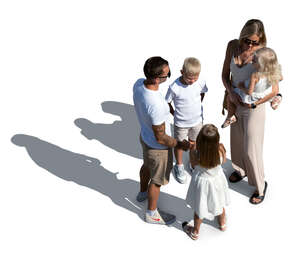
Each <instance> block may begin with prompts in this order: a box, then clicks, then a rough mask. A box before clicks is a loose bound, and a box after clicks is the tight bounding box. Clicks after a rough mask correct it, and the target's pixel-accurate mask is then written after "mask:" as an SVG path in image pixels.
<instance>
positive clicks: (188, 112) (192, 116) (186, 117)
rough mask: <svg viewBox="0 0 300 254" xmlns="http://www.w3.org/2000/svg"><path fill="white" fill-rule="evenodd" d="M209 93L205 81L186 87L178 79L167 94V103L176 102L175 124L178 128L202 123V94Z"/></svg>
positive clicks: (198, 81)
mask: <svg viewBox="0 0 300 254" xmlns="http://www.w3.org/2000/svg"><path fill="white" fill-rule="evenodd" d="M207 91H208V89H207V86H206V82H205V81H204V80H197V81H196V82H194V83H193V84H191V85H184V84H182V83H181V82H180V77H179V78H177V79H176V80H175V81H174V82H173V83H172V84H171V85H170V86H169V89H168V91H167V94H166V98H165V99H166V101H167V102H168V103H171V102H172V101H174V106H175V112H174V124H175V125H176V126H178V127H193V126H196V125H198V124H200V123H201V122H202V114H203V111H202V105H201V93H206V92H207Z"/></svg>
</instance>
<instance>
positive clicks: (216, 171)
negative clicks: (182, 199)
mask: <svg viewBox="0 0 300 254" xmlns="http://www.w3.org/2000/svg"><path fill="white" fill-rule="evenodd" d="M186 202H187V204H188V205H189V206H191V208H192V209H193V210H194V211H195V213H196V214H197V215H198V216H199V218H200V219H204V218H206V219H208V220H213V219H214V217H215V216H217V215H220V214H222V212H223V207H225V206H226V205H229V202H230V199H229V192H228V183H227V180H226V177H225V175H224V172H223V169H222V167H221V165H218V166H216V167H215V168H211V169H206V168H202V167H200V166H199V165H197V166H195V170H194V172H193V175H192V179H191V182H190V186H189V189H188V192H187V196H186Z"/></svg>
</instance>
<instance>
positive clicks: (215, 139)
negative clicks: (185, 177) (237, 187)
mask: <svg viewBox="0 0 300 254" xmlns="http://www.w3.org/2000/svg"><path fill="white" fill-rule="evenodd" d="M219 140H220V135H219V133H218V129H217V127H215V126H214V125H212V124H206V125H204V126H203V127H202V129H201V131H200V133H199V135H198V137H197V140H196V151H195V153H194V154H193V155H192V156H191V163H193V164H195V169H194V170H193V175H192V179H191V182H190V186H189V189H188V192H187V197H186V202H187V204H188V205H189V206H191V208H192V209H193V210H194V226H191V225H189V224H188V222H183V223H182V228H183V231H184V232H186V233H187V234H188V236H189V237H191V238H192V239H193V240H197V239H198V235H199V228H200V224H201V223H202V220H203V219H204V218H206V219H209V220H213V219H214V217H215V216H218V222H219V225H220V227H219V228H220V230H222V231H225V229H226V218H225V208H224V207H225V206H226V205H228V204H229V194H228V183H227V180H226V177H225V175H224V172H223V170H222V167H221V163H224V162H225V161H226V150H225V148H224V146H223V144H220V143H219Z"/></svg>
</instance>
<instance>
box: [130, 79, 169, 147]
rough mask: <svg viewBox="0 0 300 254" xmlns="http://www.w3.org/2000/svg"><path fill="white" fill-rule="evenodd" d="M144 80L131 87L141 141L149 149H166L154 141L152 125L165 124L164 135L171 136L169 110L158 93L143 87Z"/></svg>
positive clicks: (139, 80)
mask: <svg viewBox="0 0 300 254" xmlns="http://www.w3.org/2000/svg"><path fill="white" fill-rule="evenodd" d="M144 81H145V79H138V80H137V81H136V83H135V84H134V86H133V101H134V108H135V111H136V114H137V118H138V121H139V123H140V126H141V137H142V140H143V141H144V142H145V143H146V145H148V146H149V147H151V148H154V149H167V148H168V147H167V146H163V145H161V144H159V143H158V142H157V141H156V138H155V136H154V132H153V130H152V125H160V124H162V123H165V133H166V134H167V135H169V136H171V124H170V120H169V114H170V108H169V105H168V103H167V102H166V101H165V99H164V97H163V95H162V94H161V93H160V92H159V91H153V90H149V89H147V88H146V87H145V86H144Z"/></svg>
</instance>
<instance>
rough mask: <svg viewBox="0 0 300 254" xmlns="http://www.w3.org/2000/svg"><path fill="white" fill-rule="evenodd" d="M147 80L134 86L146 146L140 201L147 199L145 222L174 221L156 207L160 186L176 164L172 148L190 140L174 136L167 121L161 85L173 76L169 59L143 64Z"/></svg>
mask: <svg viewBox="0 0 300 254" xmlns="http://www.w3.org/2000/svg"><path fill="white" fill-rule="evenodd" d="M144 74H145V76H146V79H138V80H137V81H136V83H135V84H134V87H133V101H134V107H135V111H136V114H137V118H138V121H139V124H140V126H141V134H140V142H141V145H142V148H143V165H142V167H141V170H140V181H141V182H140V192H139V193H138V195H137V200H138V201H139V202H142V201H144V200H146V199H147V198H148V209H147V211H146V214H145V221H146V222H148V223H154V224H171V223H173V222H175V220H176V217H175V216H174V215H172V214H168V213H166V212H163V211H161V210H157V201H158V198H159V193H160V186H161V185H166V184H167V183H168V182H169V178H170V172H171V170H172V166H173V156H172V148H173V147H178V148H180V149H184V150H188V149H189V147H190V144H189V142H188V141H187V140H183V141H177V140H176V139H174V138H172V137H171V128H170V122H169V121H168V118H169V117H168V115H169V106H168V104H167V102H166V101H165V99H164V97H163V96H162V94H161V93H160V92H159V90H158V89H159V85H160V84H161V83H163V82H165V81H166V80H167V78H168V77H170V69H169V64H168V62H167V61H166V60H165V59H163V58H161V57H151V58H149V59H148V60H147V61H146V62H145V65H144Z"/></svg>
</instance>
